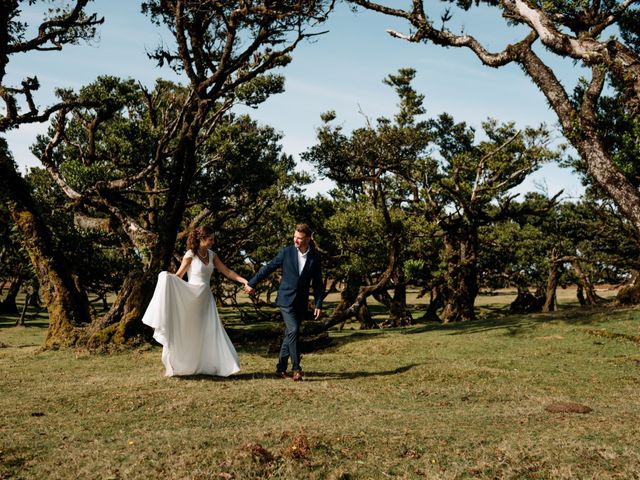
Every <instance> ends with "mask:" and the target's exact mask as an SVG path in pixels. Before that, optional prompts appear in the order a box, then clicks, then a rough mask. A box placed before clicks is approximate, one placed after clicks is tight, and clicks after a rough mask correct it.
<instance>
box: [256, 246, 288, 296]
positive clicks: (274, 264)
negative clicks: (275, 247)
mask: <svg viewBox="0 0 640 480" xmlns="http://www.w3.org/2000/svg"><path fill="white" fill-rule="evenodd" d="M283 261H284V248H283V249H281V250H280V251H279V252H278V254H277V255H276V256H275V257H274V258H273V260H271V261H270V262H269V263H267V264H266V265H265V266H264V267H262V268H261V269H260V270H259V271H258V273H256V274H255V275H254V276H253V277H251V280H249V282H248V283H247V285H249V287H251V289H254V288H255V287H256V285H257V284H258V283H260V282H261V281H262V280H264V279H265V278H266V277H268V276H269V275H270V274H271V273H272V272H273V271H274V270H275V269H276V268H278V267H280V266H281V265H282V262H283Z"/></svg>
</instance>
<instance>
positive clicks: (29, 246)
mask: <svg viewBox="0 0 640 480" xmlns="http://www.w3.org/2000/svg"><path fill="white" fill-rule="evenodd" d="M0 189H1V190H2V193H1V194H2V195H3V197H4V198H5V199H6V201H7V205H8V209H9V214H10V216H11V219H12V221H13V222H14V223H15V225H16V227H17V228H18V230H19V231H20V234H21V236H22V239H23V241H24V246H25V248H26V250H27V252H28V254H29V258H30V259H31V262H32V264H33V266H34V267H35V273H36V276H37V279H38V282H39V284H40V290H41V293H42V296H43V298H44V302H45V304H46V306H47V310H48V312H49V330H48V333H47V338H46V340H45V346H47V347H54V348H55V347H59V346H66V345H74V344H76V343H77V342H78V340H79V339H80V338H81V331H80V329H79V327H80V326H82V325H86V324H87V323H89V322H90V321H91V315H90V310H89V301H88V299H87V297H86V294H85V293H84V292H82V291H80V290H78V289H77V288H76V284H75V282H74V280H73V277H72V274H71V272H70V271H69V269H68V268H67V267H66V266H67V265H68V264H69V263H68V262H67V261H66V260H65V259H64V258H62V256H61V255H60V254H59V253H58V252H56V251H55V249H54V247H53V242H52V241H51V237H50V234H49V231H48V230H47V228H46V226H45V224H44V222H43V221H42V219H41V218H40V216H39V215H38V212H37V210H36V208H35V203H34V202H33V199H32V198H31V194H30V192H29V188H28V186H27V184H26V182H25V181H24V179H23V178H22V177H21V176H20V174H19V173H18V172H17V171H16V169H15V164H14V163H13V161H12V160H11V159H10V158H8V157H7V156H6V155H0Z"/></svg>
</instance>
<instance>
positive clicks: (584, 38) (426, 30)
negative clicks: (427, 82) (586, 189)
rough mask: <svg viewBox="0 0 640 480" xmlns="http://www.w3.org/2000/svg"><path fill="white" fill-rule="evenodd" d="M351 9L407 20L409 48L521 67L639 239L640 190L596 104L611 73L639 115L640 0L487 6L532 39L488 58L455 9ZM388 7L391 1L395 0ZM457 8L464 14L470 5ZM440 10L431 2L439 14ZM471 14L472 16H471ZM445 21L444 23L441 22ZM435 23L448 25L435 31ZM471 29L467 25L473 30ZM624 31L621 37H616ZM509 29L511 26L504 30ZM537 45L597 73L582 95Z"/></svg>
mask: <svg viewBox="0 0 640 480" xmlns="http://www.w3.org/2000/svg"><path fill="white" fill-rule="evenodd" d="M350 1H351V3H353V4H357V5H360V6H362V7H364V8H367V9H370V10H373V11H377V12H380V13H383V14H386V15H389V16H393V17H397V18H401V19H405V20H406V21H407V22H408V23H409V25H411V27H412V31H411V32H410V33H407V34H405V33H401V32H397V31H389V33H390V34H391V35H392V36H394V37H397V38H402V39H405V40H408V41H411V42H432V43H434V44H436V45H441V46H444V47H458V48H467V49H469V50H471V51H472V52H473V53H474V54H475V55H476V56H477V57H478V59H480V61H481V62H482V63H483V64H485V65H488V66H490V67H495V68H499V67H502V66H505V65H508V64H516V65H518V66H520V67H521V68H522V70H523V71H524V72H525V74H526V75H527V76H528V77H529V78H530V79H531V80H532V81H533V82H534V83H535V84H536V86H537V87H538V88H539V89H540V90H541V91H542V93H543V94H544V95H545V97H546V98H547V101H548V102H549V104H550V105H551V107H552V108H553V110H554V111H555V113H556V115H557V116H558V119H559V121H560V125H561V126H562V129H563V132H564V134H565V136H566V138H567V139H568V140H569V141H570V142H571V144H572V145H573V146H574V147H575V148H576V150H577V151H578V153H579V154H580V156H581V157H582V158H583V159H584V161H585V163H586V165H587V169H588V172H589V174H590V175H591V176H592V177H593V178H594V179H595V181H596V182H597V183H598V184H599V185H600V186H601V187H602V189H603V190H604V191H605V192H606V193H607V195H608V196H609V197H610V198H612V199H613V200H614V201H615V203H616V205H617V206H618V208H619V209H620V211H621V212H622V213H623V214H624V215H625V217H626V218H628V219H629V221H630V222H631V223H632V224H633V226H634V228H635V232H636V234H637V235H640V192H639V191H638V188H637V187H636V185H635V184H634V182H633V181H631V179H630V177H629V176H627V175H625V173H624V172H623V171H622V170H621V168H620V167H619V165H617V164H616V161H615V159H614V158H613V152H612V151H611V150H610V149H609V148H607V146H608V145H607V142H606V141H605V134H604V132H603V131H602V130H601V129H600V128H599V126H600V124H599V122H598V118H597V109H598V100H599V99H600V98H601V96H602V92H603V88H604V86H605V81H606V78H607V75H610V76H611V77H612V78H613V79H614V81H615V82H616V83H617V84H618V86H619V88H620V89H621V91H622V92H624V94H623V95H622V96H621V97H620V101H621V103H622V104H623V105H624V107H625V108H626V109H628V111H629V113H630V114H631V115H633V116H636V117H637V115H638V111H639V110H638V108H639V106H640V49H639V48H638V45H639V43H638V28H639V27H638V25H639V24H640V22H639V19H640V10H639V9H638V4H639V3H640V2H638V0H624V1H611V2H600V1H598V0H593V1H588V2H564V1H562V0H553V1H551V2H528V1H525V0H498V1H493V0H491V1H488V2H487V3H488V4H489V5H491V6H495V7H496V8H499V9H500V10H501V11H502V14H503V16H504V17H505V21H508V22H510V23H513V24H517V25H520V26H523V27H525V29H526V34H524V35H523V37H522V38H521V39H520V40H519V41H517V42H515V43H512V44H510V45H507V46H505V48H504V49H503V50H502V51H499V52H490V51H488V50H487V49H486V48H485V47H484V46H483V45H482V44H481V42H479V41H478V40H477V39H476V38H475V37H474V36H472V35H469V34H466V33H459V34H456V33H455V32H453V31H451V30H450V29H449V28H447V21H449V20H450V19H451V10H450V8H447V9H445V11H444V12H443V13H442V14H441V15H438V14H435V15H434V14H433V13H429V12H428V9H427V4H426V2H424V1H422V0H412V2H411V6H410V7H409V8H407V9H402V8H395V6H394V7H391V6H388V3H379V2H371V1H368V0H350ZM389 3H390V2H389ZM457 4H458V5H459V6H460V7H462V8H463V9H465V10H469V9H470V8H472V7H473V5H474V3H473V2H471V1H466V0H463V1H460V2H457ZM434 5H436V4H429V7H430V8H434ZM469 15H471V14H469ZM436 17H439V18H436ZM436 21H438V22H440V21H441V22H442V26H441V27H436V25H435V24H436ZM468 25H469V23H468V22H467V26H468ZM610 27H614V28H618V29H620V30H621V31H622V36H621V38H620V37H617V36H614V35H612V34H611V31H612V30H611V28H610ZM505 28H506V25H505ZM536 44H542V46H543V47H545V48H546V50H547V51H549V52H551V53H552V54H555V55H556V56H558V57H559V58H560V59H562V60H565V61H566V62H576V61H577V62H579V63H580V64H581V65H583V66H585V67H586V68H587V69H589V70H590V71H591V77H590V79H588V80H587V81H586V83H585V88H584V89H583V90H582V96H581V98H579V99H578V101H572V99H571V95H570V94H569V93H568V92H567V91H566V90H565V88H564V87H563V85H562V84H561V82H560V80H559V79H558V76H557V75H556V73H555V72H554V69H553V67H552V66H550V64H548V63H545V61H544V60H543V59H542V58H541V56H540V55H538V53H536V49H535V47H536Z"/></svg>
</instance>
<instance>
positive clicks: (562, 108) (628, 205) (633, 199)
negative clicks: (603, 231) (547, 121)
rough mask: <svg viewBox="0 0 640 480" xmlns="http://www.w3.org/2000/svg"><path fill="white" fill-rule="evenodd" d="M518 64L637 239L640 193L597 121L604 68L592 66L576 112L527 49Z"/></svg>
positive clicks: (556, 81)
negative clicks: (605, 141) (609, 149)
mask: <svg viewBox="0 0 640 480" xmlns="http://www.w3.org/2000/svg"><path fill="white" fill-rule="evenodd" d="M519 58H520V60H519V63H520V64H521V65H522V66H523V68H524V69H525V71H526V72H527V74H528V75H529V76H530V77H531V78H532V79H533V81H534V82H535V84H536V85H537V86H538V88H540V90H541V91H542V92H543V93H544V95H545V97H547V100H548V101H549V104H550V105H551V107H552V108H553V110H554V111H555V112H556V114H557V115H558V119H559V120H560V124H561V125H562V131H563V133H564V135H565V137H566V138H567V139H568V140H569V142H571V144H572V145H573V146H574V147H575V148H576V150H577V151H578V153H580V156H581V157H582V158H583V159H584V160H585V162H586V163H587V169H588V171H589V174H590V175H591V176H593V178H594V179H595V181H596V182H597V183H598V184H599V185H600V186H601V187H602V188H603V189H604V191H606V192H607V194H608V195H609V197H610V198H611V199H612V200H613V201H614V202H615V204H616V205H617V206H618V208H619V209H620V211H621V212H622V214H623V215H624V216H625V217H626V218H627V219H628V220H629V221H630V222H631V224H632V225H633V226H634V228H635V231H636V234H637V236H638V237H639V238H640V192H639V191H638V189H637V188H636V187H635V186H634V185H633V183H632V182H631V181H630V180H629V179H628V178H627V177H626V176H625V174H624V173H623V172H622V171H621V170H620V168H619V167H618V166H617V165H616V163H615V162H614V161H613V159H612V157H611V155H610V154H609V152H607V150H606V148H605V146H604V145H603V142H602V138H601V137H600V135H599V132H598V129H597V126H596V124H597V122H596V104H597V101H598V99H599V98H600V95H601V93H602V87H603V85H604V80H605V74H606V72H605V69H603V68H602V67H600V66H597V65H595V66H593V68H592V79H591V82H590V84H589V85H588V88H587V89H586V90H585V95H584V98H583V101H582V105H581V108H580V110H576V109H575V108H574V107H573V105H572V104H571V102H570V100H569V97H568V95H567V93H566V91H565V90H564V88H563V86H562V84H561V83H560V82H559V81H558V79H557V77H556V76H555V75H554V73H553V71H552V70H551V69H550V68H549V67H548V66H547V65H545V64H544V63H543V62H542V60H540V58H539V57H538V56H537V55H536V54H535V53H534V52H533V51H532V50H531V49H530V48H529V47H527V48H521V50H520V55H519Z"/></svg>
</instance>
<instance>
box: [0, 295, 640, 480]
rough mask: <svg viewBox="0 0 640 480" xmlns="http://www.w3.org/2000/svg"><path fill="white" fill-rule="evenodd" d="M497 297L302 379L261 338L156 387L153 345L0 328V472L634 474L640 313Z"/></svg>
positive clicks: (383, 336)
mask: <svg viewBox="0 0 640 480" xmlns="http://www.w3.org/2000/svg"><path fill="white" fill-rule="evenodd" d="M499 297H500V296H484V297H481V298H480V299H479V304H481V305H482V306H483V308H485V307H487V308H491V310H486V311H484V312H485V313H484V314H483V316H482V317H481V319H480V320H478V321H475V322H468V323H463V324H455V325H446V326H444V325H438V324H427V325H416V326H413V327H407V328H404V329H389V330H372V331H359V330H356V329H355V326H350V325H348V326H347V328H346V329H345V330H342V331H332V333H331V335H332V338H333V340H334V341H333V345H332V346H330V347H329V348H327V349H325V350H322V351H319V352H316V353H313V354H307V355H305V356H304V358H303V368H304V369H305V375H306V379H305V381H304V382H299V383H293V382H291V381H285V380H279V379H276V378H273V377H272V376H271V372H272V371H273V369H274V363H275V359H274V358H273V357H270V356H267V355H266V354H265V351H266V348H265V344H263V343H261V342H255V343H250V344H248V343H247V344H242V343H237V344H236V346H237V348H238V351H239V354H240V359H241V363H242V372H241V373H240V374H237V375H234V376H232V377H230V378H228V379H219V378H209V377H190V378H165V377H163V368H162V364H161V361H160V349H159V348H158V347H146V348H140V349H136V350H131V351H123V352H119V353H114V354H111V355H96V354H90V353H87V352H85V351H82V350H67V351H43V350H41V348H40V345H41V344H42V341H43V339H44V336H45V334H46V319H45V318H42V317H37V318H31V319H30V320H29V321H28V324H29V326H27V327H14V326H13V323H14V322H15V317H9V316H5V317H0V418H1V420H0V478H37V479H56V478H65V479H67V478H74V479H75V478H99V479H129V478H133V479H138V478H140V479H146V478H166V479H253V478H286V479H306V478H310V479H320V478H323V479H324V478H326V479H385V478H395V479H414V478H415V479H419V478H429V479H462V478H480V479H502V478H512V479H543V478H549V479H556V478H580V479H586V478H594V479H607V478H621V479H629V478H640V446H639V445H640V428H639V427H638V424H639V413H638V412H640V396H639V395H638V392H639V390H640V343H638V342H639V341H640V338H639V337H640V329H639V326H640V309H636V308H625V309H613V308H611V307H598V308H594V309H576V308H571V306H570V305H566V307H567V308H564V309H562V310H561V311H559V312H555V313H553V314H536V315H527V316H522V315H517V316H508V315H497V314H495V313H493V314H489V313H487V312H489V311H493V312H495V310H496V309H499V307H500V305H501V304H502V305H503V304H504V302H505V300H504V298H499ZM374 308H379V307H375V306H374ZM376 312H377V313H380V312H379V310H377V311H376ZM224 314H225V318H227V319H228V320H229V323H230V328H229V330H230V333H231V334H232V336H236V334H238V333H239V332H240V329H241V327H240V326H239V325H236V324H234V323H233V321H232V320H233V318H232V317H233V314H232V312H230V311H225V312H224ZM351 327H353V328H354V329H351ZM561 402H564V403H561ZM569 402H572V403H575V404H578V405H580V406H583V407H589V408H590V409H591V411H590V412H589V413H576V412H574V411H573V410H579V409H572V405H571V404H569ZM554 405H555V407H558V408H556V410H560V411H548V409H550V410H553V406H554Z"/></svg>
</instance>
